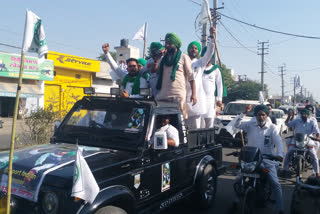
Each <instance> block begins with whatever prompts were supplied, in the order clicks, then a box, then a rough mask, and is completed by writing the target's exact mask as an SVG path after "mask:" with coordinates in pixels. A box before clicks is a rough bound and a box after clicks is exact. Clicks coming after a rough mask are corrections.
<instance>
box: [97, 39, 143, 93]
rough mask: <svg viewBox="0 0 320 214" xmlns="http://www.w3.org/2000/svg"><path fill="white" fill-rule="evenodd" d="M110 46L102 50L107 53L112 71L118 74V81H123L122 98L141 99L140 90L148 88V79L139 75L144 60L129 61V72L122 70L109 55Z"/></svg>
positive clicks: (105, 46) (103, 47)
mask: <svg viewBox="0 0 320 214" xmlns="http://www.w3.org/2000/svg"><path fill="white" fill-rule="evenodd" d="M109 49H110V45H109V44H108V43H107V44H104V45H102V50H103V52H104V53H105V56H106V60H107V62H108V63H109V65H110V67H111V69H112V70H113V71H114V72H115V73H116V75H117V76H118V77H117V78H118V79H121V80H122V88H123V92H122V96H123V97H130V98H139V97H141V96H140V95H139V94H140V88H147V87H148V85H147V79H146V77H144V76H142V75H141V74H140V73H139V67H138V65H139V63H140V68H141V66H142V65H143V64H144V63H145V60H144V59H139V61H138V60H137V59H135V58H129V59H127V61H126V63H127V71H128V72H126V71H124V70H122V69H121V68H120V67H119V66H118V65H117V63H116V62H115V61H114V59H113V58H112V56H111V54H110V53H109Z"/></svg>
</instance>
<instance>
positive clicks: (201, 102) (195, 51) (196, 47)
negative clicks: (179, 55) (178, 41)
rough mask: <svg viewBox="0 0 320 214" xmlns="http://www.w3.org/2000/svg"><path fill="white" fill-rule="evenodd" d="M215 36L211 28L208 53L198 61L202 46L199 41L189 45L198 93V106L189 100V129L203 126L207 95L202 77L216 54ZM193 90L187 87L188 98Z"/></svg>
mask: <svg viewBox="0 0 320 214" xmlns="http://www.w3.org/2000/svg"><path fill="white" fill-rule="evenodd" d="M213 34H214V28H210V37H211V40H210V41H209V45H208V50H207V52H206V53H205V54H204V55H203V56H202V57H201V58H199V59H198V57H199V54H200V52H201V45H200V43H199V42H197V41H193V42H191V43H190V44H189V45H188V55H189V57H190V59H191V62H192V71H193V74H194V79H195V82H196V91H197V101H198V102H197V104H195V105H193V104H192V103H191V102H190V101H189V100H187V112H188V119H187V120H186V125H187V126H188V128H189V129H197V128H200V124H201V116H202V115H203V114H205V113H206V106H207V105H206V104H207V100H206V95H205V91H204V89H203V84H202V83H203V82H202V75H203V72H204V70H205V69H206V66H207V64H208V63H209V62H211V59H212V55H213V52H214V45H213V39H212V38H213ZM191 92H192V91H191V88H190V86H189V85H187V97H190V96H191Z"/></svg>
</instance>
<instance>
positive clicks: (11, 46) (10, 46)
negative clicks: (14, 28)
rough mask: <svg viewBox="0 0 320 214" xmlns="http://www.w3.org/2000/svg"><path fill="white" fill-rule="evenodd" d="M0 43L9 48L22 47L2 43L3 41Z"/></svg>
mask: <svg viewBox="0 0 320 214" xmlns="http://www.w3.org/2000/svg"><path fill="white" fill-rule="evenodd" d="M0 45H2V46H5V47H9V48H17V49H20V50H21V49H22V48H21V47H17V46H13V45H9V44H4V43H0Z"/></svg>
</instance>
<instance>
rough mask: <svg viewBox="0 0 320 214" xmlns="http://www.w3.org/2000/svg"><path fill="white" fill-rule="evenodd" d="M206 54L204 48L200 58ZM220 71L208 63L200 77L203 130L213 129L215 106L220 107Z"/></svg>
mask: <svg viewBox="0 0 320 214" xmlns="http://www.w3.org/2000/svg"><path fill="white" fill-rule="evenodd" d="M206 52H207V47H204V48H203V50H202V52H201V56H204V54H205V53H206ZM213 59H214V56H213ZM220 69H221V68H220V66H219V65H216V64H215V65H213V64H212V62H211V61H209V63H208V64H207V66H206V68H205V71H204V72H203V75H202V83H203V88H204V92H205V96H206V111H205V114H204V115H202V117H203V119H204V122H205V128H213V126H214V119H215V117H216V105H217V106H219V107H220V106H222V97H223V95H224V88H223V77H222V75H221V71H220Z"/></svg>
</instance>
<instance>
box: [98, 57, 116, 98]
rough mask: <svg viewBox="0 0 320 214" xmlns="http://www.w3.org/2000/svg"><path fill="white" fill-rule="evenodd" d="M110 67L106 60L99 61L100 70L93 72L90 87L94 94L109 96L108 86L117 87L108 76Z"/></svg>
mask: <svg viewBox="0 0 320 214" xmlns="http://www.w3.org/2000/svg"><path fill="white" fill-rule="evenodd" d="M110 71H111V67H110V66H109V64H108V63H107V62H100V72H98V73H94V74H93V79H92V87H94V88H95V92H96V95H100V96H109V95H110V88H114V87H119V86H118V85H117V84H116V83H115V82H114V81H112V78H111V76H110Z"/></svg>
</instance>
